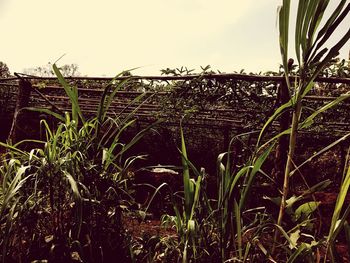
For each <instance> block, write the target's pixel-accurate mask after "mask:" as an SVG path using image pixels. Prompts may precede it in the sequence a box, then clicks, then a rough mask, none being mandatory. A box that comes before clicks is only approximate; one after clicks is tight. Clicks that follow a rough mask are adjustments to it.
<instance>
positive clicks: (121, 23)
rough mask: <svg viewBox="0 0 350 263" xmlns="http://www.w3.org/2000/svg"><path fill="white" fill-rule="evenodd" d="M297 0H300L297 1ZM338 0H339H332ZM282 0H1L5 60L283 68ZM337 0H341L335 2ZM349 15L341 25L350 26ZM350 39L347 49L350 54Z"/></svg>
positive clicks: (111, 71) (99, 67) (92, 70)
mask: <svg viewBox="0 0 350 263" xmlns="http://www.w3.org/2000/svg"><path fill="white" fill-rule="evenodd" d="M294 2H296V1H294ZM331 2H333V3H337V2H338V0H333V1H332V0H331ZM280 3H281V1H280V0H215V1H214V0H171V1H170V0H123V1H121V0H99V1H97V0H94V1H93V0H60V1H57V0H0V25H1V27H0V34H1V41H0V43H1V44H0V47H1V48H0V61H3V62H5V63H7V65H8V66H9V68H10V70H11V72H21V71H23V70H24V69H25V68H31V67H37V66H42V65H45V64H47V63H48V62H54V61H55V60H56V59H57V58H59V57H60V56H61V55H63V54H66V55H65V56H64V58H62V59H61V60H60V61H59V64H61V65H62V64H66V63H76V64H78V65H79V71H80V72H81V73H82V74H84V75H89V76H103V75H105V76H113V75H115V74H116V73H118V72H120V71H122V70H124V69H130V68H134V67H142V68H141V69H138V70H136V71H135V72H134V73H135V74H159V73H160V69H163V68H167V67H170V68H175V67H180V66H187V67H188V68H195V69H199V66H206V65H208V64H209V65H211V66H212V68H213V69H218V70H221V71H223V72H232V71H239V70H240V69H245V70H246V71H247V72H250V71H252V72H259V71H265V70H278V65H279V64H280V55H279V47H278V33H277V27H276V10H277V6H278V5H279V4H280ZM332 6H334V4H333V5H332ZM349 25H350V19H349V17H347V22H346V23H344V24H343V26H342V29H343V31H344V30H348V27H349ZM349 48H350V46H349V43H347V45H346V46H345V48H344V49H343V50H342V53H341V56H342V57H343V58H348V52H349Z"/></svg>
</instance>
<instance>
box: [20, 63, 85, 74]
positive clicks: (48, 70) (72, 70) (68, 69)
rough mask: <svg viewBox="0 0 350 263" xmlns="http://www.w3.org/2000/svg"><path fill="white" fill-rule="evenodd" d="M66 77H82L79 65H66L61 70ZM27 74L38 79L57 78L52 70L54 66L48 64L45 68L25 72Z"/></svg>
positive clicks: (30, 69)
mask: <svg viewBox="0 0 350 263" xmlns="http://www.w3.org/2000/svg"><path fill="white" fill-rule="evenodd" d="M59 70H60V71H61V73H62V75H63V76H64V77H77V76H80V75H81V74H80V72H79V66H78V65H77V64H74V63H72V64H65V65H63V66H61V67H60V68H59ZM24 73H25V74H28V75H33V76H37V77H56V75H55V73H54V71H53V70H52V64H51V63H48V64H46V65H44V66H40V67H36V68H28V69H25V70H24Z"/></svg>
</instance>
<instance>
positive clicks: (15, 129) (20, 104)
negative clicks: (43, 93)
mask: <svg viewBox="0 0 350 263" xmlns="http://www.w3.org/2000/svg"><path fill="white" fill-rule="evenodd" d="M31 89H32V84H31V83H30V82H29V81H28V80H25V79H22V78H20V79H19V86H18V92H17V101H16V108H15V113H14V116H13V120H12V125H11V130H10V132H9V135H8V139H7V140H8V142H10V143H12V144H13V143H16V141H17V139H18V133H19V127H20V125H21V123H22V121H21V120H23V118H22V116H23V112H22V109H23V108H24V107H28V105H29V97H30V92H31Z"/></svg>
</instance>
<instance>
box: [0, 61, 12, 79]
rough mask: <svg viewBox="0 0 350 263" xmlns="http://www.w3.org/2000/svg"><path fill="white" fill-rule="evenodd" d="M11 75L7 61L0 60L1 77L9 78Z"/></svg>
mask: <svg viewBox="0 0 350 263" xmlns="http://www.w3.org/2000/svg"><path fill="white" fill-rule="evenodd" d="M10 76H11V73H10V70H9V68H8V67H7V65H6V63H4V62H2V61H0V78H8V77H10Z"/></svg>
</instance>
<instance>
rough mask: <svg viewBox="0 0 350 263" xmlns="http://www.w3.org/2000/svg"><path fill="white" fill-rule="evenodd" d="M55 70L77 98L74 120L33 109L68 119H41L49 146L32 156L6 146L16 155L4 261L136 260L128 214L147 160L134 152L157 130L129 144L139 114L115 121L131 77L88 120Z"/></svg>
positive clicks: (0, 204)
mask: <svg viewBox="0 0 350 263" xmlns="http://www.w3.org/2000/svg"><path fill="white" fill-rule="evenodd" d="M53 69H54V71H55V73H56V75H57V77H58V80H59V81H60V83H61V85H62V86H63V87H64V89H65V91H66V93H67V95H68V96H69V98H70V101H71V103H72V109H71V114H70V113H66V114H65V115H64V116H60V115H57V114H56V113H54V112H50V111H49V110H42V109H32V110H36V111H42V112H45V113H49V114H52V115H53V116H54V117H57V118H58V119H59V121H60V123H59V124H58V126H57V127H55V128H54V129H52V128H50V127H49V125H48V123H47V122H46V121H45V120H42V121H41V127H42V129H43V133H44V134H45V139H44V140H43V141H42V142H39V143H41V145H42V146H43V147H39V148H36V149H32V150H31V151H30V152H26V151H23V150H21V143H22V142H20V143H18V144H17V145H8V144H5V143H0V144H1V146H4V147H7V148H8V149H9V150H10V151H9V152H8V153H7V155H6V156H5V157H6V159H4V162H3V164H2V165H1V167H0V172H1V174H0V178H1V182H2V184H1V187H0V220H1V221H0V223H1V228H0V231H1V234H0V236H1V238H0V246H1V248H2V250H1V252H0V253H1V254H0V258H1V260H2V262H8V260H15V261H23V260H27V259H29V261H34V260H41V259H46V260H50V261H61V262H63V261H64V262H68V261H69V262H70V261H71V259H72V257H73V256H74V257H75V258H77V259H79V260H83V261H84V262H108V261H109V259H110V258H112V256H113V255H114V254H119V257H120V259H121V260H124V261H125V260H129V259H130V256H129V253H128V251H129V245H130V244H129V239H130V238H129V237H128V236H127V235H126V233H125V231H124V226H123V222H122V213H123V211H124V210H127V209H128V208H129V207H130V206H131V204H133V203H134V199H133V197H132V196H131V189H130V188H132V185H131V184H130V180H129V177H128V171H129V169H130V168H131V167H132V165H133V164H134V162H136V161H137V160H139V159H142V158H143V157H142V156H127V153H128V150H129V149H131V148H132V147H133V146H134V145H135V144H137V143H138V142H139V141H140V139H141V138H142V136H143V135H144V134H145V133H146V132H147V131H148V130H149V129H151V128H152V127H153V126H152V125H151V126H149V127H147V128H146V129H144V130H141V131H140V132H139V133H138V134H136V136H135V137H133V138H131V140H130V141H122V140H121V135H122V134H123V133H124V132H125V131H126V129H127V128H128V127H130V126H132V125H133V124H134V123H135V119H134V115H133V114H134V112H131V113H129V114H120V115H115V116H114V118H111V117H109V116H108V115H107V112H108V109H109V106H110V105H111V102H112V100H113V98H114V97H115V96H116V94H117V92H118V91H119V90H120V89H122V88H123V86H124V85H125V84H126V83H127V82H128V80H129V79H126V80H124V81H122V82H118V81H116V80H115V79H113V80H112V81H111V82H110V83H109V84H108V85H107V86H106V88H105V91H104V94H103V96H102V98H101V102H100V104H99V106H98V109H97V115H96V116H94V117H91V118H87V117H86V116H84V115H83V112H82V110H81V109H80V106H79V102H78V90H77V88H76V87H71V86H70V85H69V84H68V83H67V82H66V80H65V79H64V78H63V76H62V75H61V73H60V72H59V70H58V68H57V66H56V65H53ZM140 99H141V97H138V98H136V99H135V100H134V101H132V102H131V103H132V104H133V103H136V102H137V100H140ZM141 104H142V103H141ZM136 110H137V107H136Z"/></svg>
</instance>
